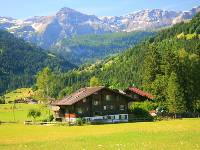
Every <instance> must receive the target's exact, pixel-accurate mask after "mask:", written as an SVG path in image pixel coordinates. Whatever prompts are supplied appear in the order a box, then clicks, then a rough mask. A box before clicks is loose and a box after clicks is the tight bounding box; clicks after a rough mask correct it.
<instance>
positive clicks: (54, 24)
mask: <svg viewBox="0 0 200 150" xmlns="http://www.w3.org/2000/svg"><path fill="white" fill-rule="evenodd" d="M198 12H200V7H197V8H193V9H192V10H190V11H187V12H175V11H165V10H160V9H154V10H142V11H138V12H134V13H131V14H128V15H124V16H119V17H118V16H111V17H110V16H109V17H108V16H106V17H97V16H94V15H86V14H83V13H81V12H78V11H76V10H73V9H70V8H62V9H61V10H60V11H58V12H57V14H55V15H54V16H42V17H33V18H30V19H26V20H18V19H13V18H9V17H0V29H4V30H8V31H9V32H11V33H13V34H15V35H16V36H17V37H21V38H23V39H25V40H27V41H30V42H33V43H37V44H38V45H40V46H42V47H45V48H48V47H50V46H52V45H54V44H55V43H57V42H58V41H60V40H62V39H64V38H67V37H71V36H73V35H84V34H102V33H111V32H121V31H125V32H131V31H135V30H153V29H158V28H161V27H166V26H171V25H173V24H176V23H179V22H182V21H185V20H188V19H191V18H192V17H193V16H194V15H195V14H196V13H198Z"/></svg>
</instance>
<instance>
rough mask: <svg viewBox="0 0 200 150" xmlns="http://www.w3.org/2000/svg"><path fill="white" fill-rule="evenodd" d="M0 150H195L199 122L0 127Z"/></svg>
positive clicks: (198, 143) (199, 134)
mask: <svg viewBox="0 0 200 150" xmlns="http://www.w3.org/2000/svg"><path fill="white" fill-rule="evenodd" d="M0 139H1V140H0V149H1V150H27V149H28V150H41V149H43V150H55V149H57V150H58V149H61V150H62V149H66V150H96V149H97V150H98V149H100V150H104V149H106V150H112V149H113V150H118V149H120V150H121V149H122V150H136V149H147V150H157V149H158V150H195V149H196V150H198V149H200V119H182V120H171V121H160V122H145V123H124V124H110V125H87V126H71V127H68V126H39V125H38V126H25V125H23V124H12V125H11V124H3V125H0Z"/></svg>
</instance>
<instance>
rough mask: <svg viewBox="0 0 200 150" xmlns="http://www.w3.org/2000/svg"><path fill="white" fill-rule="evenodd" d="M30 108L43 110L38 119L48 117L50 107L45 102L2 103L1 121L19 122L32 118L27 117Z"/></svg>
mask: <svg viewBox="0 0 200 150" xmlns="http://www.w3.org/2000/svg"><path fill="white" fill-rule="evenodd" d="M30 109H37V110H40V111H41V114H42V115H41V116H40V117H39V118H37V120H42V119H45V118H47V117H48V115H49V113H51V112H50V109H49V108H48V107H47V106H45V105H43V104H0V121H2V122H19V123H22V122H24V121H25V120H31V118H28V117H27V114H28V111H29V110H30Z"/></svg>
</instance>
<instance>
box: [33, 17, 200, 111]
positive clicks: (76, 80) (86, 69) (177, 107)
mask: <svg viewBox="0 0 200 150" xmlns="http://www.w3.org/2000/svg"><path fill="white" fill-rule="evenodd" d="M199 29H200V14H198V15H197V16H195V17H194V18H193V20H192V21H190V22H188V23H181V24H178V25H176V26H174V27H172V28H170V29H165V30H162V31H160V32H159V33H158V35H156V36H155V37H152V38H150V39H148V40H146V41H144V42H142V43H140V44H138V45H137V46H135V47H133V48H131V49H129V50H127V51H126V52H125V53H123V54H121V55H119V56H116V57H113V58H110V59H108V60H106V61H103V62H97V63H96V64H95V65H90V66H82V67H80V68H79V69H77V70H73V71H69V72H68V73H65V74H61V75H59V76H60V77H59V79H60V80H58V81H57V83H56V84H57V86H55V87H57V88H56V90H53V91H54V92H55V93H54V96H55V97H59V96H60V97H62V96H64V95H66V94H67V93H70V92H72V91H74V90H76V89H78V88H80V87H84V86H88V85H89V81H90V79H91V78H92V77H93V76H95V77H96V80H99V82H100V83H101V84H102V85H105V86H110V87H113V88H121V89H124V88H127V87H128V86H133V85H134V86H136V87H139V88H141V89H143V90H145V91H148V92H150V93H152V94H153V95H154V96H155V100H156V102H157V104H159V105H161V106H163V107H167V109H168V110H169V112H178V113H182V112H188V111H189V112H191V111H192V112H196V111H200V92H199V91H200V58H199V57H200V35H199V34H200V32H199ZM41 74H42V72H41V73H40V75H41ZM43 74H45V72H43ZM36 85H37V84H36ZM58 85H59V86H58ZM54 89H55V88H54Z"/></svg>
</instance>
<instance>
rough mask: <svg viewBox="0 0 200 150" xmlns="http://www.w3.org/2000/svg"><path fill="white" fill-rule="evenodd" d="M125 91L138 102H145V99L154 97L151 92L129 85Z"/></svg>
mask: <svg viewBox="0 0 200 150" xmlns="http://www.w3.org/2000/svg"><path fill="white" fill-rule="evenodd" d="M124 92H125V93H126V94H127V95H128V96H130V97H131V98H132V99H133V100H134V101H136V102H143V101H145V100H152V99H154V97H153V95H151V94H150V93H147V92H144V91H142V90H140V89H138V88H136V87H129V88H128V89H126V90H125V91H124Z"/></svg>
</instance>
